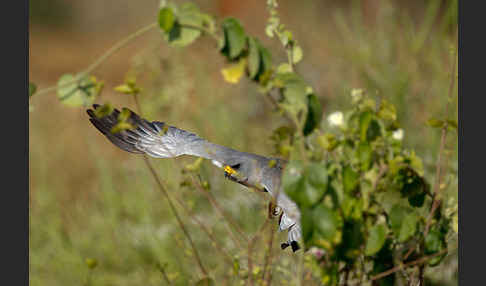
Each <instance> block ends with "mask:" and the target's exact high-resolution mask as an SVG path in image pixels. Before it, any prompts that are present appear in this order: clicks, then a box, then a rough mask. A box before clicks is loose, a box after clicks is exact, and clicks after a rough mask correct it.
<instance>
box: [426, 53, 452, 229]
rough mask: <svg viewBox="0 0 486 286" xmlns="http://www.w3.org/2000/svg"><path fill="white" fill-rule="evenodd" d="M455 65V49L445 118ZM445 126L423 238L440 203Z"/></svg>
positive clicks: (445, 127) (450, 96)
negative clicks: (432, 197)
mask: <svg viewBox="0 0 486 286" xmlns="http://www.w3.org/2000/svg"><path fill="white" fill-rule="evenodd" d="M456 63H457V48H456V49H455V51H454V59H453V62H452V66H451V82H450V85H449V94H448V97H447V103H446V108H445V116H447V115H448V114H449V106H450V102H451V101H452V93H453V91H454V84H455V82H456V81H455V73H456ZM447 128H448V127H447V125H446V124H444V127H442V134H441V139H440V147H439V155H438V157H437V164H436V173H435V184H434V191H433V196H434V199H433V202H432V207H431V209H430V213H429V215H428V217H427V222H426V225H425V231H424V237H426V236H427V234H428V233H429V230H430V225H431V223H432V218H433V216H434V213H435V211H436V210H437V208H438V207H439V206H440V203H441V201H442V199H441V197H440V194H439V192H440V183H441V177H442V176H441V175H442V174H441V171H442V154H443V152H444V146H445V142H446V137H447Z"/></svg>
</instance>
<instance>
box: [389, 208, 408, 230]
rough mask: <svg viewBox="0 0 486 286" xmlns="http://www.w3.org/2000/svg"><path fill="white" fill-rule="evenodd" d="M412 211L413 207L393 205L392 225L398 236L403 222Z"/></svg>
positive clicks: (391, 212) (390, 215)
mask: <svg viewBox="0 0 486 286" xmlns="http://www.w3.org/2000/svg"><path fill="white" fill-rule="evenodd" d="M410 212H412V209H411V208H408V207H404V206H402V205H399V204H396V205H394V206H393V207H392V209H391V210H390V213H389V222H390V227H391V229H392V231H393V233H394V234H395V236H396V237H398V236H399V235H400V230H401V227H402V222H403V220H404V218H405V216H407V214H408V213H410Z"/></svg>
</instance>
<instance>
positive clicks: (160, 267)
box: [157, 264, 172, 285]
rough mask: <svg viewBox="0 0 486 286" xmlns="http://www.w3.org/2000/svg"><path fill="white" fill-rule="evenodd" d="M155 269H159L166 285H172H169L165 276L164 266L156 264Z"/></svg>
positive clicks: (167, 277)
mask: <svg viewBox="0 0 486 286" xmlns="http://www.w3.org/2000/svg"><path fill="white" fill-rule="evenodd" d="M157 269H159V271H160V273H162V277H164V280H165V282H166V283H167V285H172V283H170V280H169V276H167V273H165V269H164V266H162V265H159V264H158V265H157Z"/></svg>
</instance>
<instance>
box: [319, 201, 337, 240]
mask: <svg viewBox="0 0 486 286" xmlns="http://www.w3.org/2000/svg"><path fill="white" fill-rule="evenodd" d="M313 222H314V227H315V231H316V232H317V233H316V234H315V235H317V237H318V238H320V239H324V240H327V241H329V242H332V241H333V240H334V238H335V235H336V232H337V230H338V227H339V220H338V217H337V215H336V213H335V212H334V211H333V210H332V209H330V208H328V207H326V206H324V205H322V204H320V205H318V206H317V207H315V208H314V210H313Z"/></svg>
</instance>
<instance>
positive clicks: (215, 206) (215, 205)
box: [191, 176, 248, 242]
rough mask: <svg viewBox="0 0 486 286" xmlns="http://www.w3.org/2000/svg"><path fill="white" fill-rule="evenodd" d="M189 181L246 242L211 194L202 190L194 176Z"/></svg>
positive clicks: (246, 239) (245, 239) (244, 237)
mask: <svg viewBox="0 0 486 286" xmlns="http://www.w3.org/2000/svg"><path fill="white" fill-rule="evenodd" d="M191 179H192V182H193V183H194V184H195V185H196V186H197V189H198V190H199V191H201V192H202V193H203V194H204V195H205V196H206V197H207V199H208V200H209V202H210V203H211V205H212V206H213V207H214V208H215V209H216V210H217V211H218V213H219V214H220V215H221V217H223V218H224V219H226V221H227V222H228V223H229V224H230V225H231V226H232V227H233V228H234V229H235V230H236V231H237V232H238V234H239V236H240V237H241V238H243V240H244V241H245V242H248V238H247V237H246V235H245V234H244V233H243V231H242V230H241V228H240V227H239V226H238V224H237V223H236V222H235V221H234V220H233V219H232V218H231V216H229V215H227V214H225V212H224V210H223V209H222V208H221V206H220V205H219V203H218V202H217V200H216V199H215V198H214V197H213V195H212V194H211V192H208V191H205V190H204V189H203V188H202V186H201V185H200V183H199V182H198V181H197V180H195V178H194V176H192V177H191Z"/></svg>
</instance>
